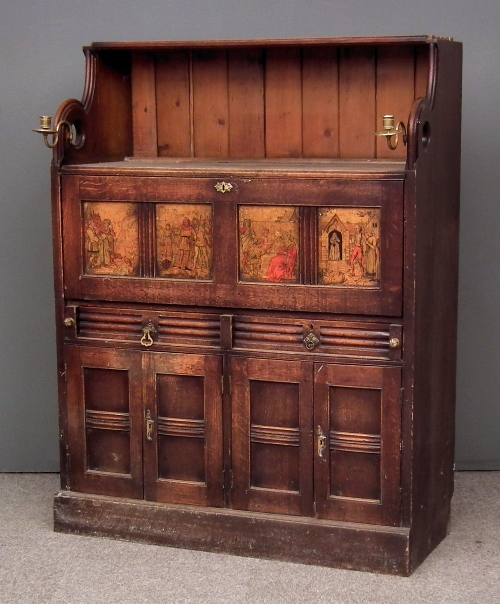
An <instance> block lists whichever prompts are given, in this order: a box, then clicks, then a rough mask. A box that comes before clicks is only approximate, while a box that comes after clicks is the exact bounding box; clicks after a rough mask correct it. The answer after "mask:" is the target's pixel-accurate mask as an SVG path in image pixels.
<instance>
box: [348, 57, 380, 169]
mask: <svg viewBox="0 0 500 604" xmlns="http://www.w3.org/2000/svg"><path fill="white" fill-rule="evenodd" d="M375 88H376V85H375V50H374V49H371V48H341V49H340V62H339V97H340V103H339V112H340V118H339V119H340V132H339V136H340V157H342V158H344V159H349V158H361V157H364V158H370V157H375V137H374V135H373V133H374V132H375V122H376V120H375Z"/></svg>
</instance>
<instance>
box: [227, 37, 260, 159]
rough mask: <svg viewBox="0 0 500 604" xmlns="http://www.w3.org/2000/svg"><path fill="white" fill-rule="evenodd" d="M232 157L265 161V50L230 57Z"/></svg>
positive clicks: (235, 54)
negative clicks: (263, 158)
mask: <svg viewBox="0 0 500 604" xmlns="http://www.w3.org/2000/svg"><path fill="white" fill-rule="evenodd" d="M228 60H229V156H230V157H240V158H245V157H264V155H265V146H264V69H263V51H262V50H259V49H257V50H242V51H240V50H234V51H231V52H230V54H229V59H228Z"/></svg>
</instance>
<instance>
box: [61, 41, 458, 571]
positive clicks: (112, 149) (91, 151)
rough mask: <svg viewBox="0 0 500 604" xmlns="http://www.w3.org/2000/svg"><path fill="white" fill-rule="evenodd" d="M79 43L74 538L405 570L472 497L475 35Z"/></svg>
mask: <svg viewBox="0 0 500 604" xmlns="http://www.w3.org/2000/svg"><path fill="white" fill-rule="evenodd" d="M85 54H86V57H87V78H86V88H85V92H84V97H83V101H82V102H81V103H80V102H78V101H74V100H71V101H67V102H66V103H64V104H63V105H62V106H61V108H60V109H59V111H58V113H57V115H56V122H59V121H61V120H67V121H68V122H69V123H70V124H72V125H73V130H74V133H75V134H76V136H75V137H74V138H73V140H72V141H69V140H68V139H67V137H65V136H64V134H63V135H62V136H61V138H60V141H59V142H58V144H57V145H56V147H55V150H54V160H53V167H52V177H53V189H52V190H53V194H52V200H53V205H52V207H53V227H54V250H55V286H56V313H57V325H58V363H59V377H60V379H59V386H60V426H61V429H60V430H61V431H60V440H61V482H62V491H61V492H60V493H58V494H57V495H56V497H55V527H56V529H57V530H61V531H68V532H77V533H92V534H100V535H110V536H115V537H125V538H132V539H140V540H145V541H149V542H152V543H163V544H166V545H173V546H179V547H192V548H199V549H205V550H210V551H223V552H230V553H235V554H239V555H255V556H261V557H268V558H277V559H283V560H291V561H298V562H307V563H313V564H322V565H326V566H340V567H345V568H357V569H361V570H375V571H380V572H388V573H396V574H409V573H410V572H412V570H413V569H414V568H415V567H416V566H417V565H418V564H419V563H420V562H421V561H422V560H423V559H424V558H425V556H426V555H427V554H428V553H429V552H430V551H431V550H432V549H433V548H434V547H435V546H436V545H437V544H438V543H439V541H440V540H441V539H442V538H443V537H444V536H445V534H446V530H447V524H448V520H449V513H450V500H451V495H452V492H453V421H454V372H455V339H456V289H457V287H456V285H457V233H458V187H459V185H458V182H459V159H460V155H459V141H460V71H461V69H460V67H461V46H460V44H458V43H455V42H452V41H449V40H442V39H438V38H433V37H415V38H380V39H360V40H357V39H340V40H299V41H292V40H288V41H287V40H281V41H260V42H258V41H257V42H250V41H248V42H200V43H144V44H130V43H124V44H94V45H92V46H91V47H89V48H86V49H85ZM438 56H439V61H438ZM387 113H393V114H395V116H396V122H398V121H402V122H403V123H404V125H405V127H406V131H407V137H406V136H405V141H406V142H407V145H406V146H404V145H403V143H402V138H403V137H402V135H401V134H400V135H399V145H398V147H397V149H396V150H391V149H389V147H388V145H387V143H386V141H385V140H381V139H380V138H376V137H375V136H374V132H375V130H380V128H381V118H382V115H384V114H387ZM63 132H64V131H63ZM394 140H395V139H392V141H393V142H394Z"/></svg>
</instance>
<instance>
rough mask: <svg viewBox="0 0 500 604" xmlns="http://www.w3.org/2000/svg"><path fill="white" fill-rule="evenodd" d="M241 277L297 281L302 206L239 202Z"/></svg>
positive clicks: (273, 281)
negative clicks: (250, 204)
mask: <svg viewBox="0 0 500 604" xmlns="http://www.w3.org/2000/svg"><path fill="white" fill-rule="evenodd" d="M238 220H239V224H238V239H239V272H240V281H250V282H254V283H255V282H257V283H298V281H299V266H298V251H299V208H298V207H295V206H240V207H239V211H238Z"/></svg>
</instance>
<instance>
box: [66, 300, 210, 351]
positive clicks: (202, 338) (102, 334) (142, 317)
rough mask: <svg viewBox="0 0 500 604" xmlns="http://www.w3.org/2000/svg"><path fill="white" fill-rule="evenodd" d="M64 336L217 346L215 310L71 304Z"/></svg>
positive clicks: (151, 344)
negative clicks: (167, 309)
mask: <svg viewBox="0 0 500 604" xmlns="http://www.w3.org/2000/svg"><path fill="white" fill-rule="evenodd" d="M66 319H67V321H68V320H69V321H68V325H67V326H66V328H65V329H66V331H65V336H66V339H76V340H96V341H100V342H102V341H107V340H111V341H114V342H116V343H118V342H124V343H127V344H135V345H137V347H140V348H152V349H155V348H158V347H162V346H187V347H210V348H220V343H221V337H220V317H219V315H217V314H208V313H191V312H176V311H158V310H152V309H147V308H144V309H127V308H116V307H106V306H101V307H100V306H90V305H75V306H73V305H71V306H68V307H67V309H66Z"/></svg>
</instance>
